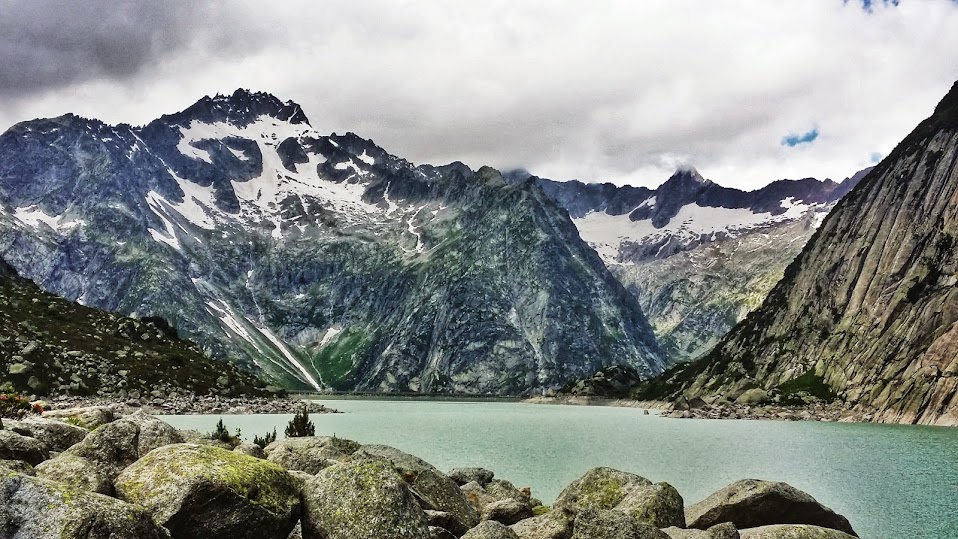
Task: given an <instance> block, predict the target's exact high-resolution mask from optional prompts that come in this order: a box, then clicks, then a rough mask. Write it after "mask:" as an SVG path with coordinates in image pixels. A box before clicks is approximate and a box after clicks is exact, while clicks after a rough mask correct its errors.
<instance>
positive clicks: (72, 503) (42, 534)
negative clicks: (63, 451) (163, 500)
mask: <svg viewBox="0 0 958 539" xmlns="http://www.w3.org/2000/svg"><path fill="white" fill-rule="evenodd" d="M0 537H4V538H9V539H101V538H102V539H106V538H109V539H169V537H170V535H169V533H168V532H167V531H166V530H164V529H163V528H161V527H159V526H157V525H156V523H154V522H153V519H151V518H150V516H149V515H148V514H147V513H146V511H144V510H143V509H142V508H140V507H136V506H133V505H130V504H128V503H124V502H122V501H120V500H117V499H114V498H110V497H107V496H103V495H100V494H92V493H89V492H82V491H77V490H75V489H72V488H70V487H67V486H65V485H61V484H58V483H55V482H53V481H46V480H44V479H37V478H35V477H28V476H24V475H20V474H15V473H12V472H4V471H2V470H0Z"/></svg>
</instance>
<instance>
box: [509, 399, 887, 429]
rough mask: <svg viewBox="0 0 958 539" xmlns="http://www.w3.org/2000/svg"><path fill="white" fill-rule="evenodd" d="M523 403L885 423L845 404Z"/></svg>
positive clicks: (686, 415) (672, 415) (685, 415)
mask: <svg viewBox="0 0 958 539" xmlns="http://www.w3.org/2000/svg"><path fill="white" fill-rule="evenodd" d="M522 402H524V403H528V404H566V405H574V406H616V407H623V408H641V409H644V410H656V411H657V412H658V414H657V415H660V416H661V417H664V418H669V419H748V420H765V421H822V422H838V423H875V422H881V419H880V417H879V416H878V414H876V413H875V412H874V411H871V410H863V409H860V408H852V407H850V406H847V405H844V404H831V403H813V404H806V405H802V406H788V405H782V404H738V403H731V402H720V403H713V404H709V403H707V402H705V401H704V400H702V399H691V400H685V399H683V400H681V401H679V402H675V403H670V402H665V401H637V400H631V399H610V398H606V397H587V396H578V395H560V396H554V397H543V396H537V397H530V398H528V399H524V400H523V401H522Z"/></svg>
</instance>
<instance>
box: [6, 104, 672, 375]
mask: <svg viewBox="0 0 958 539" xmlns="http://www.w3.org/2000/svg"><path fill="white" fill-rule="evenodd" d="M0 252H2V253H3V255H4V257H6V258H7V259H8V260H9V261H10V262H11V263H12V264H13V265H14V266H16V267H17V268H18V269H19V270H20V271H21V272H22V273H24V274H26V275H27V276H29V277H31V278H34V279H35V280H37V281H38V282H39V283H41V284H42V286H43V287H45V288H47V289H49V290H53V291H55V292H57V293H60V294H62V295H64V296H66V297H69V298H76V299H77V300H78V301H80V302H82V303H85V304H88V305H94V306H97V307H101V308H106V309H110V310H115V311H119V312H123V313H133V314H157V315H161V316H163V317H165V318H167V319H170V320H171V321H172V322H173V323H174V324H175V325H177V327H180V328H182V330H183V331H185V332H186V333H187V334H188V335H189V336H190V337H192V338H194V339H195V340H196V341H197V342H200V343H202V344H203V345H204V347H206V350H207V351H208V352H209V353H211V354H212V355H214V356H217V357H221V358H227V357H228V358H230V359H232V360H233V361H235V362H236V363H238V364H241V365H244V366H246V367H249V368H254V369H261V370H263V371H265V373H266V374H267V375H269V376H270V377H271V378H272V379H274V380H278V381H281V382H284V383H285V384H286V385H289V386H298V387H313V388H318V387H324V388H328V387H333V388H338V389H358V390H372V391H421V392H445V391H456V392H467V393H479V392H482V393H518V392H524V391H530V390H533V389H541V388H548V387H558V386H560V385H561V384H563V383H565V382H566V381H568V380H570V379H574V378H576V377H579V376H582V375H585V374H589V373H591V372H593V371H594V370H596V369H597V368H599V367H601V366H604V365H608V364H611V363H618V362H624V363H627V364H630V365H632V366H634V367H635V368H637V369H638V370H639V371H640V372H642V373H643V374H645V375H649V374H653V373H655V372H659V371H661V370H662V369H663V368H664V360H663V358H662V356H661V353H660V351H659V348H658V344H657V343H656V341H655V338H654V336H653V335H652V332H651V329H650V328H649V326H648V323H647V321H646V320H645V317H644V315H643V313H642V312H641V309H640V308H639V306H638V304H637V303H636V302H635V300H634V299H633V298H632V297H631V296H630V295H629V293H628V292H627V291H626V290H625V289H624V288H623V287H622V285H621V284H620V283H619V282H618V281H617V280H616V279H615V278H614V277H613V276H612V275H611V274H610V273H609V272H608V270H607V269H606V268H605V266H604V265H603V263H602V261H601V260H600V259H599V257H598V256H596V254H595V253H594V251H593V250H592V249H590V248H589V247H588V246H587V245H585V244H584V243H583V242H582V241H581V240H580V239H579V237H578V233H577V231H576V229H575V227H574V226H573V225H572V223H571V221H570V220H569V218H568V215H567V214H566V213H565V212H564V211H563V210H562V209H561V208H559V207H557V206H556V205H555V203H554V202H553V201H552V200H551V199H549V198H548V197H547V196H545V195H544V194H543V193H542V192H541V190H540V189H539V188H538V187H537V186H536V185H535V184H534V183H533V182H521V183H519V184H515V185H509V184H507V183H506V182H505V181H504V180H503V179H502V177H501V176H500V175H499V174H498V172H496V171H494V170H492V169H488V168H484V169H480V170H479V171H472V170H470V169H469V168H468V167H466V166H465V165H462V164H461V163H453V164H450V165H446V166H442V167H434V166H429V165H420V166H415V165H413V164H411V163H409V162H407V161H405V160H403V159H401V158H398V157H395V156H392V155H390V154H388V153H387V152H386V151H385V150H383V149H382V148H379V147H378V146H376V145H375V144H374V143H373V142H372V141H368V140H364V139H362V138H360V137H358V136H356V135H353V134H351V133H349V134H346V135H343V136H339V135H335V134H333V135H330V136H325V135H321V134H319V133H317V132H315V131H314V130H313V129H312V127H311V126H310V124H309V122H308V120H307V118H306V116H305V114H304V113H303V112H302V110H301V109H300V108H299V106H298V105H296V104H295V103H292V102H285V103H284V102H281V101H280V100H278V99H276V98H275V97H273V96H271V95H268V94H262V93H251V92H248V91H244V90H238V91H237V92H235V93H234V94H233V95H231V96H215V97H207V98H204V99H201V100H200V101H199V102H197V103H196V104H195V105H193V106H191V107H190V108H188V109H186V110H184V111H183V112H180V113H176V114H172V115H167V116H163V117H162V118H160V119H158V120H155V121H153V122H151V123H150V124H148V125H146V126H143V127H136V128H134V127H131V126H127V125H118V126H109V125H106V124H103V123H102V122H99V121H96V120H87V119H83V118H79V117H76V116H73V115H66V116H63V117H60V118H54V119H47V120H36V121H32V122H24V123H21V124H18V125H16V126H14V127H13V128H11V129H10V130H8V131H7V132H6V133H4V134H3V135H2V136H0Z"/></svg>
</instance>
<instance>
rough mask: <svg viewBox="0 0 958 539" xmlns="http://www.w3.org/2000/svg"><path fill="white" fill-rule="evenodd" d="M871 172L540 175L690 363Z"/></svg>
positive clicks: (674, 353) (668, 349)
mask: <svg viewBox="0 0 958 539" xmlns="http://www.w3.org/2000/svg"><path fill="white" fill-rule="evenodd" d="M866 172H867V170H866V171H861V172H859V173H857V174H855V175H853V176H852V177H850V178H847V179H846V180H844V181H843V182H841V183H836V182H833V181H831V180H824V181H819V180H816V179H812V178H805V179H801V180H778V181H775V182H772V183H770V184H768V185H767V186H765V187H763V188H761V189H758V190H755V191H741V190H738V189H731V188H727V187H722V186H720V185H717V184H715V183H713V182H711V181H709V180H707V179H705V178H703V177H702V176H701V175H699V173H698V172H696V171H695V170H694V169H683V170H679V171H677V172H676V173H675V174H674V175H672V177H670V178H669V179H668V180H667V181H665V182H664V183H663V184H662V185H660V186H659V187H658V188H657V189H655V190H651V189H646V188H644V187H634V186H628V185H626V186H616V185H612V184H608V183H606V184H584V183H581V182H577V181H571V182H555V181H551V180H546V179H541V178H535V180H534V181H536V183H537V184H538V185H540V186H541V187H542V189H543V190H544V191H545V192H546V193H547V194H548V195H549V196H551V197H552V198H553V199H555V200H556V201H557V202H558V203H559V204H561V205H562V206H563V207H564V208H566V209H567V210H568V211H569V213H570V215H571V216H572V219H573V222H574V223H575V224H576V226H577V227H578V229H579V233H580V234H581V236H582V238H583V239H584V240H585V241H586V242H588V243H589V245H591V246H592V247H593V248H595V249H596V251H597V252H598V253H599V254H600V256H602V258H603V260H604V261H605V262H606V265H607V266H608V267H609V269H610V270H611V271H612V273H613V274H615V275H616V277H617V278H618V279H619V280H620V281H621V282H622V284H623V285H625V286H626V288H627V289H628V290H630V291H631V292H632V293H633V294H634V295H635V296H636V297H637V298H638V299H639V303H640V304H641V306H642V310H643V312H645V314H646V315H647V316H648V318H649V322H650V323H651V324H652V327H653V329H654V330H655V334H656V336H657V337H658V339H659V343H660V344H661V346H662V350H663V352H664V353H665V354H666V356H667V357H668V358H669V360H670V361H671V362H681V361H686V360H689V359H693V358H696V357H698V356H700V355H701V354H703V353H705V352H707V351H708V350H710V349H711V348H712V347H713V346H715V344H716V343H718V341H719V339H721V338H722V337H723V336H724V335H725V334H726V333H727V332H728V331H729V330H730V329H731V328H732V327H733V326H734V325H735V324H737V323H738V322H740V321H741V320H742V319H743V318H745V315H746V314H748V313H749V312H750V311H751V310H752V309H755V308H756V307H758V306H759V305H760V304H761V303H762V301H763V300H764V299H765V296H766V295H767V294H768V292H769V291H770V290H771V289H772V286H774V285H775V283H777V282H778V280H779V279H781V277H782V274H783V273H784V271H785V267H786V266H787V265H788V263H789V262H791V260H792V259H793V258H794V257H795V256H796V255H797V254H798V253H799V252H800V251H801V250H802V247H803V246H804V245H805V243H806V242H807V241H808V240H809V238H811V237H812V234H813V233H814V231H815V228H816V227H817V226H818V225H820V224H821V222H822V219H824V217H825V215H826V214H827V212H828V210H830V209H831V208H832V207H833V206H834V205H835V203H836V202H837V201H838V200H839V199H840V198H841V197H842V196H844V195H845V194H846V193H847V192H848V191H849V190H851V188H853V187H854V186H855V185H856V184H857V183H858V181H859V180H860V179H861V178H862V177H864V175H865V173H866ZM508 177H509V178H510V180H511V181H519V180H524V179H526V178H528V177H530V174H529V173H528V172H524V171H516V172H513V173H510V174H509V175H508Z"/></svg>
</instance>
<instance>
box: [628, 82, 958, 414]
mask: <svg viewBox="0 0 958 539" xmlns="http://www.w3.org/2000/svg"><path fill="white" fill-rule="evenodd" d="M956 207H958V82H956V83H955V85H954V86H953V87H952V89H951V91H950V92H949V93H948V94H947V95H946V96H945V98H944V99H943V100H942V101H941V102H940V103H939V104H938V106H937V107H936V109H935V111H934V113H933V114H932V115H931V116H930V117H929V118H928V119H926V120H924V121H923V122H922V123H920V124H919V125H918V127H917V128H916V129H915V130H914V131H913V132H912V133H911V134H909V135H908V136H907V137H906V138H905V139H904V140H903V141H902V142H901V143H900V144H899V145H898V146H897V147H896V148H895V150H894V151H893V152H892V153H891V154H890V155H889V156H888V157H887V158H885V159H884V160H883V161H882V162H881V163H879V164H878V165H877V166H876V167H875V169H874V170H873V171H872V172H871V173H870V174H869V175H868V176H867V177H866V178H865V179H864V180H863V181H862V182H861V183H860V185H859V186H858V187H857V188H856V189H854V190H853V191H852V192H851V193H850V194H849V195H848V196H847V197H845V198H844V199H843V200H842V201H841V202H840V203H839V204H838V205H837V206H836V208H835V209H834V210H833V211H832V213H831V214H829V216H828V218H827V219H826V220H825V222H824V224H823V225H822V227H821V228H820V229H819V230H818V232H817V233H816V234H815V236H814V237H813V238H812V240H811V241H810V242H809V243H808V245H807V246H806V247H805V249H804V250H803V251H802V253H801V254H800V255H799V256H798V257H797V258H796V259H795V261H794V262H793V263H792V264H791V265H790V266H789V268H788V270H787V271H786V274H785V277H784V279H783V280H782V281H781V282H780V283H779V284H778V285H776V287H775V288H774V289H773V290H772V292H771V293H770V294H769V296H768V298H767V299H766V300H765V302H764V303H763V305H762V306H761V307H760V308H759V309H758V310H756V311H754V312H753V313H752V314H750V315H749V316H748V317H747V318H746V320H745V321H744V322H742V323H741V324H739V325H738V326H737V327H736V328H735V329H734V330H733V331H732V332H731V333H730V334H729V335H728V336H727V337H726V338H725V339H723V341H722V342H721V344H720V345H719V346H718V347H716V348H715V349H714V350H713V351H712V352H711V353H710V354H708V355H707V356H706V357H704V358H703V359H702V360H701V361H699V362H696V363H694V364H692V365H689V366H686V367H684V368H680V369H676V370H674V371H671V372H668V373H667V374H666V375H664V376H663V377H662V379H660V380H656V381H655V383H653V384H651V385H650V386H648V387H647V388H646V389H645V391H644V395H643V396H657V397H674V396H676V395H678V394H680V393H684V394H686V395H724V396H728V397H733V398H734V397H735V396H736V395H738V394H740V393H742V392H743V391H745V390H748V389H750V388H761V389H765V390H771V391H774V390H776V389H778V388H781V387H782V386H783V384H785V383H789V382H794V381H796V380H805V381H806V383H809V382H808V381H812V382H814V381H816V380H817V381H818V383H824V384H826V385H827V387H828V388H829V389H830V390H831V391H834V392H835V393H836V394H837V395H838V396H839V397H840V398H842V399H844V400H846V401H847V402H849V403H850V404H853V405H861V406H863V407H866V408H867V409H877V410H878V413H877V416H876V418H875V419H876V420H879V421H886V422H898V423H922V424H938V425H955V424H958V399H956V394H958V337H956V335H958V310H956V309H955V306H956V305H958V287H956V284H958V276H956V268H958V256H956V250H955V241H954V238H955V236H956V234H958V215H956V213H955V208H956Z"/></svg>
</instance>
